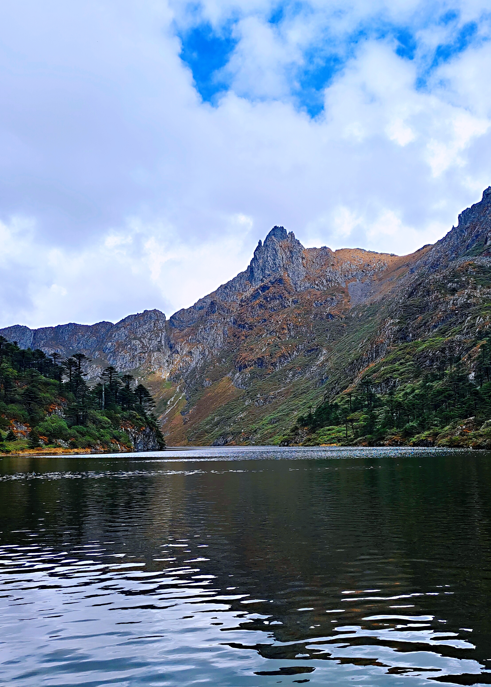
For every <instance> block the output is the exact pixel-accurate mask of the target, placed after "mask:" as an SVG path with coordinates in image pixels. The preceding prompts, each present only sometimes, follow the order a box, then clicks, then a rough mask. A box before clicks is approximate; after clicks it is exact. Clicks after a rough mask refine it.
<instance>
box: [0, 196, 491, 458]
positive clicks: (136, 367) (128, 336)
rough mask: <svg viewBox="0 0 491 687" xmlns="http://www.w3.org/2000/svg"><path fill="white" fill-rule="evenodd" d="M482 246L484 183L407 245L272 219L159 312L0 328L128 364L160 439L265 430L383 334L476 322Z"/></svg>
mask: <svg viewBox="0 0 491 687" xmlns="http://www.w3.org/2000/svg"><path fill="white" fill-rule="evenodd" d="M490 256H491V188H490V189H487V190H486V191H485V192H484V194H483V199H482V201H481V202H480V203H477V204H476V205H473V206H472V207H471V208H469V209H468V210H465V211H464V212H463V213H462V214H461V215H460V217H459V222H458V226H457V227H454V228H452V230H451V231H450V232H449V233H448V234H447V235H446V236H445V237H444V238H443V239H442V240H441V241H439V242H438V243H436V244H435V245H434V246H425V247H424V248H422V249H420V250H419V251H417V252H416V253H413V254H411V255H408V256H403V257H399V256H396V255H390V254H383V253H374V252H371V251H365V250H361V249H341V250H337V251H332V250H331V249H329V248H326V247H322V248H307V249H306V248H304V247H303V246H302V244H301V243H300V242H299V241H298V240H297V239H296V238H295V235H294V234H293V232H287V231H286V229H284V228H283V227H274V228H273V229H272V230H271V231H270V232H269V234H268V235H267V236H266V238H265V240H264V242H261V241H260V242H259V244H258V246H257V248H256V250H255V251H254V255H253V257H252V260H251V262H250V264H249V266H248V267H247V269H245V270H244V271H243V272H241V273H240V274H238V275H237V276H236V277H235V278H234V279H232V280H231V281H229V282H227V283H226V284H224V285H222V286H220V287H219V288H218V289H217V290H216V291H214V292H213V293H211V294H209V295H207V296H205V297H204V298H201V299H200V300H199V301H197V303H195V304H194V305H193V306H192V307H190V308H186V309H183V310H180V311H178V312H176V313H175V314H174V315H172V317H171V318H170V319H169V320H166V317H165V315H164V314H163V313H161V312H160V311H158V310H146V311H145V312H143V313H139V314H136V315H130V316H128V317H126V318H125V319H124V320H121V321H120V322H118V323H116V324H112V323H110V322H100V323H98V324H94V325H91V326H88V325H78V324H66V325H60V326H57V327H45V328H42V329H37V330H31V329H29V328H28V327H23V326H19V325H16V326H14V327H8V328H6V329H4V330H0V333H1V334H2V335H3V336H5V337H6V338H7V339H9V340H11V341H14V340H15V341H17V342H18V343H19V345H20V346H21V347H23V348H27V347H31V348H41V349H42V350H43V351H45V352H46V353H52V352H54V351H56V352H58V353H60V354H61V355H62V356H64V357H66V356H69V355H71V354H73V353H75V352H82V353H85V355H87V356H88V357H89V358H90V362H89V364H88V373H89V376H90V377H92V378H96V377H97V376H98V375H99V374H100V372H101V369H102V368H104V367H105V366H107V365H114V367H116V368H117V369H118V370H119V371H121V372H123V371H132V372H133V373H134V374H135V375H136V376H137V377H139V378H142V379H144V380H145V382H146V383H147V384H148V385H149V387H150V388H151V390H152V392H153V393H154V396H155V398H156V399H157V412H158V415H159V418H160V421H161V423H162V427H163V429H164V432H165V433H166V438H167V443H168V444H170V445H172V444H176V445H177V444H203V443H205V444H211V443H215V444H225V443H261V442H266V443H267V442H271V441H277V440H278V439H279V437H280V436H281V434H282V432H283V431H285V429H286V428H288V427H289V426H291V423H292V422H293V421H294V418H295V416H296V415H297V414H298V413H299V412H303V411H304V410H305V408H306V407H307V406H308V405H311V404H312V405H315V404H316V403H317V402H319V401H320V400H321V399H322V398H324V397H325V396H329V395H332V394H335V393H338V392H339V391H341V390H343V389H344V388H347V386H349V384H351V383H353V382H354V381H355V380H356V379H357V377H359V375H360V374H361V373H362V372H363V370H364V369H366V368H367V366H368V365H371V364H373V362H375V361H376V360H380V359H381V358H383V357H384V356H385V355H386V354H387V352H388V351H389V350H390V347H391V346H392V345H395V344H397V343H398V342H401V341H411V340H414V339H415V338H421V337H425V336H427V335H429V333H431V332H433V333H434V332H435V331H439V328H441V331H442V332H444V331H445V332H446V331H447V330H448V327H449V326H450V325H451V324H452V323H454V324H455V326H457V327H460V328H461V329H460V330H459V332H460V333H459V335H458V336H457V337H456V338H455V345H463V344H460V343H459V341H461V339H462V337H463V338H465V336H472V335H473V334H472V331H473V330H472V328H474V330H476V327H477V328H479V331H484V329H485V328H486V327H487V326H488V324H489V323H488V319H487V317H488V316H487V314H486V312H487V311H486V312H484V314H483V313H482V312H481V310H482V307H484V305H485V304H486V303H489V301H490V299H491V290H490V286H491V257H490ZM481 306H482V307H481ZM480 309H481V310H480ZM470 312H472V313H475V317H474V319H472V317H470V315H469V313H470ZM469 317H470V319H469ZM466 327H467V329H466ZM445 328H446V329H445ZM483 328H484V329H483ZM471 330H472V331H471ZM459 337H461V339H459ZM462 340H463V339H462ZM421 364H423V365H424V364H425V362H424V361H422V363H421Z"/></svg>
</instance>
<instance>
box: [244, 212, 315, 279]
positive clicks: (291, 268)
mask: <svg viewBox="0 0 491 687" xmlns="http://www.w3.org/2000/svg"><path fill="white" fill-rule="evenodd" d="M304 250H305V249H304V247H303V246H302V244H301V243H300V241H298V239H297V238H295V234H294V233H293V231H290V232H289V233H288V232H287V231H286V229H285V228H284V227H277V226H275V227H273V228H272V229H271V231H270V232H269V234H268V235H267V236H266V238H265V240H264V243H262V242H261V241H259V243H258V245H257V248H256V250H255V251H254V256H253V258H252V260H251V262H250V264H249V267H248V268H247V270H246V277H247V279H248V281H249V282H250V283H251V285H252V286H258V285H259V284H260V283H261V282H263V281H265V280H268V279H272V278H274V277H279V276H281V275H283V274H286V275H287V276H288V277H289V278H290V280H291V282H292V284H293V285H294V286H295V287H298V286H299V284H300V282H301V280H302V279H303V278H304V277H305V271H306V270H305V264H304V262H305V259H304Z"/></svg>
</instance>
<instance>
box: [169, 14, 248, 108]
mask: <svg viewBox="0 0 491 687" xmlns="http://www.w3.org/2000/svg"><path fill="white" fill-rule="evenodd" d="M179 37H180V39H181V45H182V47H181V59H182V61H183V62H184V63H185V64H187V65H188V67H189V68H190V69H191V71H192V73H193V78H194V82H195V84H196V90H197V91H198V93H199V94H200V95H201V97H202V98H203V100H204V101H205V102H213V100H214V99H215V97H216V96H217V94H218V93H220V92H221V91H223V90H226V88H227V84H226V83H225V82H224V81H223V80H220V79H218V72H219V70H220V69H222V68H223V67H224V66H225V65H226V64H227V62H228V61H229V59H230V56H231V54H232V52H233V50H234V48H235V46H236V45H237V41H236V40H235V39H234V38H233V36H232V31H231V27H230V26H229V27H226V28H225V29H223V30H222V32H221V33H220V34H218V33H216V32H215V31H214V30H213V29H212V27H211V26H210V25H209V24H200V25H199V26H196V27H194V28H192V29H191V30H189V31H187V32H186V33H184V34H181V35H180V36H179Z"/></svg>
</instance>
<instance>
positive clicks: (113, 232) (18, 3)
mask: <svg viewBox="0 0 491 687" xmlns="http://www.w3.org/2000/svg"><path fill="white" fill-rule="evenodd" d="M274 4H275V3H273V2H272V0H271V1H269V0H268V1H266V0H264V1H262V0H254V1H249V0H248V1H247V2H246V0H243V1H241V2H238V1H233V0H213V1H212V0H210V1H206V2H202V3H200V5H199V6H198V8H197V9H196V6H194V7H195V9H194V10H193V12H191V11H187V8H189V7H190V5H187V4H186V3H185V2H180V3H179V4H173V3H169V4H168V3H166V2H165V1H164V0H162V1H161V2H151V3H135V2H133V1H132V0H120V1H119V2H118V3H115V2H114V1H112V0H104V1H101V0H97V1H96V0H87V1H86V2H84V3H78V4H77V3H75V4H73V3H68V4H67V3H65V2H63V1H62V0H46V1H45V2H44V3H42V5H41V4H39V3H38V2H37V1H35V0H15V1H14V0H4V3H3V5H2V13H3V16H2V23H1V25H0V98H1V102H0V105H1V107H0V146H1V150H2V155H1V156H0V218H1V219H2V223H0V243H1V251H2V253H1V255H2V265H1V266H0V283H1V285H2V288H1V289H0V326H6V325H9V324H13V323H15V322H22V323H26V324H30V325H35V326H40V325H44V324H46V325H47V324H55V323H58V322H63V321H68V320H72V321H73V320H78V321H83V322H91V321H96V320H100V319H111V320H114V319H118V318H120V317H123V316H124V315H126V314H128V313H130V312H132V311H137V310H142V309H144V308H152V307H159V308H161V309H163V310H164V311H166V313H167V314H168V315H170V314H171V312H172V311H173V310H175V309H178V308H180V307H183V306H186V305H190V304H191V303H192V302H194V301H195V300H197V299H198V298H199V297H200V296H203V295H205V294H206V293H207V292H209V291H211V290H213V289H214V288H216V287H217V286H218V285H219V284H220V283H222V282H224V281H226V280H227V279H229V278H231V277H232V276H233V275H234V274H235V273H236V272H238V271H239V270H241V269H244V268H245V266H246V264H247V262H248V260H249V259H250V256H251V255H252V252H253V250H254V247H255V245H256V243H257V240H258V239H259V238H264V236H265V234H266V233H267V231H268V230H269V229H270V228H271V226H273V225H274V224H283V225H285V226H286V227H287V228H288V229H289V230H293V231H295V233H296V234H297V236H298V237H299V239H300V240H302V241H304V242H305V243H306V244H307V245H314V244H317V245H319V243H324V244H327V245H331V247H333V248H338V247H341V246H342V245H348V246H360V247H365V248H369V249H376V250H383V251H387V252H396V253H404V252H409V251H412V250H415V249H416V248H418V247H419V246H420V245H422V244H424V243H428V242H429V241H434V240H436V239H437V238H439V237H440V236H441V235H443V234H444V233H445V232H446V231H447V230H448V229H449V228H450V227H451V225H452V224H453V223H454V222H455V220H456V217H457V214H458V212H460V211H461V210H462V209H463V208H464V207H466V206H467V205H468V204H470V203H471V202H475V201H476V200H478V198H479V196H480V192H481V191H482V189H483V188H484V187H485V186H487V185H489V184H490V183H491V162H490V160H491V155H490V153H491V131H490V128H489V124H490V121H491V95H490V93H489V92H488V90H487V89H486V87H485V83H484V84H483V76H482V75H483V73H485V70H486V67H487V66H491V47H490V44H489V43H486V42H482V43H476V44H475V45H473V46H471V47H469V48H468V49H467V50H465V51H463V52H461V53H460V54H458V55H457V54H456V55H454V56H453V57H452V59H451V60H450V61H448V62H447V63H445V64H442V65H440V66H439V67H437V68H436V69H435V70H433V72H431V73H430V74H428V75H427V81H426V84H427V85H426V86H424V87H423V86H421V85H420V86H417V84H418V83H420V82H418V79H419V77H420V76H421V73H422V70H423V71H424V70H425V69H426V68H427V66H428V63H429V62H430V56H431V55H432V54H433V53H432V52H431V51H432V50H434V48H435V47H436V45H438V43H439V42H441V41H447V42H448V41H450V40H451V39H452V36H454V35H455V34H456V32H458V27H459V26H461V25H462V24H463V22H464V21H470V20H477V21H480V22H481V23H480V24H479V31H480V33H481V34H482V35H485V34H486V31H487V30H488V29H487V28H486V27H487V24H486V22H485V21H484V20H481V19H480V17H481V15H482V13H483V11H484V10H485V9H486V3H484V2H477V1H476V2H472V3H471V2H467V3H464V2H463V0H462V1H460V0H459V2H457V3H455V4H454V7H456V8H457V9H460V11H461V16H460V18H458V19H456V20H455V21H454V23H453V24H448V25H446V26H444V25H441V26H440V25H438V26H437V25H435V24H431V21H432V19H431V16H433V17H434V18H437V17H438V16H439V14H441V13H443V12H444V11H446V10H447V9H448V8H449V6H448V5H447V4H446V3H445V2H443V0H442V2H435V3H433V4H432V5H431V6H430V5H428V3H426V4H423V3H422V2H420V1H418V2H417V1H416V0H411V1H409V0H407V1H406V0H397V2H395V1H392V2H390V3H389V2H388V1H387V2H386V1H385V0H377V1H376V2H373V3H366V2H364V1H362V0H352V2H351V3H350V4H347V3H346V2H341V0H339V1H337V0H336V2H334V1H322V2H321V1H320V0H319V1H317V0H316V1H315V2H314V1H313V0H312V1H311V2H310V3H309V4H308V6H307V5H305V6H304V9H303V10H302V11H299V12H297V13H296V14H293V13H290V14H288V12H287V14H286V15H285V18H284V20H283V21H282V22H280V24H278V25H277V26H276V27H272V26H271V25H270V24H268V22H267V17H268V15H269V13H270V12H271V11H272V9H273V6H274ZM197 16H199V17H201V19H205V20H208V21H210V23H211V24H212V25H214V26H215V27H216V28H217V30H223V27H224V26H225V24H226V22H227V21H230V20H231V19H234V21H235V22H236V24H235V29H234V32H235V36H236V38H237V39H238V44H237V47H236V50H235V52H234V53H233V56H232V58H231V62H230V64H229V65H228V67H226V69H225V71H226V72H227V74H228V77H229V79H230V80H231V87H230V90H229V91H228V92H227V93H225V94H224V95H223V97H222V98H221V100H220V101H219V102H218V104H217V105H216V106H215V107H212V106H211V105H209V104H208V103H203V102H202V101H201V98H200V96H199V94H198V93H197V92H196V90H195V88H194V85H193V76H192V74H191V72H190V70H189V69H188V68H187V67H186V66H185V65H184V64H183V63H182V62H181V60H180V58H179V50H180V42H179V40H178V38H177V37H176V35H175V33H174V31H175V24H174V20H175V21H176V22H177V24H178V25H179V26H185V25H187V26H191V25H193V22H194V23H196V17H197ZM382 20H384V21H386V22H387V21H389V20H390V21H392V22H394V23H397V22H399V23H401V25H402V24H404V25H406V26H407V27H408V30H410V32H412V33H413V34H414V35H415V36H416V38H417V40H418V41H419V42H418V47H417V50H416V57H415V59H414V60H413V61H409V60H406V59H403V58H401V57H399V56H398V55H397V53H396V48H397V45H396V42H395V40H394V38H393V37H392V38H391V37H390V36H385V35H383V34H382V33H380V35H379V36H378V37H377V36H376V35H375V32H372V33H370V31H369V30H368V29H367V31H366V36H367V37H366V38H359V40H358V43H357V44H354V43H349V44H348V43H346V36H348V35H351V33H352V32H353V31H355V30H357V27H358V28H359V27H360V26H361V25H364V26H368V25H369V22H370V21H372V24H373V26H376V25H378V23H380V22H382ZM452 32H453V33H452ZM326 42H327V43H328V47H332V48H333V49H334V48H336V50H339V51H340V52H341V53H343V54H344V55H349V59H347V61H346V63H345V64H344V66H343V69H342V70H340V71H339V72H338V73H337V75H336V76H335V77H334V79H333V81H332V82H331V84H330V85H329V87H328V88H327V89H326V90H325V93H324V99H325V112H324V113H323V114H321V115H320V116H319V117H317V118H316V119H311V118H310V117H309V116H308V115H307V114H306V112H305V111H303V110H302V109H299V107H298V102H297V100H296V96H295V92H296V91H298V83H296V81H295V80H296V79H297V77H298V69H301V68H303V66H305V60H307V59H315V58H316V57H318V56H319V55H320V54H321V52H322V50H323V49H324V48H325V47H326V45H327V43H326ZM307 49H309V50H310V58H308V57H307V56H306V55H307V53H306V50H307ZM343 51H344V52H343ZM488 71H489V70H488ZM425 73H426V72H425ZM26 218H28V219H26Z"/></svg>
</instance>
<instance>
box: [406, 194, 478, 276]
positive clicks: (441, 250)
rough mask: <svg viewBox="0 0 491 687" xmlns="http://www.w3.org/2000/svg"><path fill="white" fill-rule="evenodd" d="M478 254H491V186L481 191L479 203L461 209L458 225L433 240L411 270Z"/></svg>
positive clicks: (427, 267)
mask: <svg viewBox="0 0 491 687" xmlns="http://www.w3.org/2000/svg"><path fill="white" fill-rule="evenodd" d="M481 255H482V256H486V257H488V256H490V255H491V186H489V187H488V188H487V189H486V190H485V191H484V192H483V194H482V199H481V200H480V201H479V202H478V203H474V205H471V207H469V208H467V209H466V210H464V211H463V212H461V213H460V215H459V219H458V224H457V226H456V227H452V229H451V230H450V231H449V232H448V234H446V236H444V237H443V238H442V239H440V241H437V243H435V245H434V246H433V247H432V248H431V249H430V250H429V251H428V253H427V254H426V255H425V257H424V258H423V259H422V260H421V261H419V262H418V263H417V264H416V265H415V267H414V270H417V269H419V268H426V269H429V270H430V271H434V270H437V269H441V268H444V267H445V266H446V265H449V264H450V263H451V262H453V261H454V260H458V259H461V258H471V257H478V256H481ZM414 270H413V271H414Z"/></svg>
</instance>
